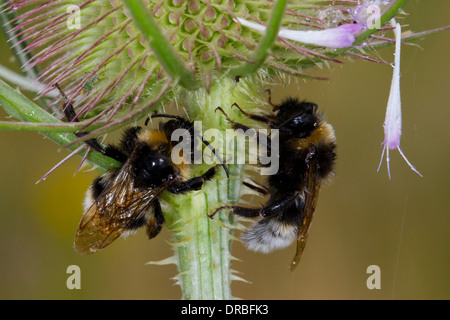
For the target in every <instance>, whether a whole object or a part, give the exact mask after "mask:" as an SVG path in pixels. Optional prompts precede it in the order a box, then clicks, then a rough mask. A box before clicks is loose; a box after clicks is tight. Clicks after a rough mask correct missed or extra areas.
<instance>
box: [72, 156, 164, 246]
mask: <svg viewBox="0 0 450 320" xmlns="http://www.w3.org/2000/svg"><path fill="white" fill-rule="evenodd" d="M165 187H166V186H161V187H160V188H155V189H142V188H136V187H135V186H134V182H133V179H132V176H131V173H130V167H129V164H128V163H127V162H126V163H125V164H124V165H123V167H122V168H121V169H120V170H119V171H118V173H117V175H116V177H115V178H114V179H113V181H112V182H111V183H110V184H109V185H108V186H107V187H106V188H105V190H103V191H102V193H101V194H100V195H99V196H98V198H97V199H96V200H95V201H94V203H93V204H92V205H91V207H90V208H89V209H88V210H87V212H86V213H85V215H84V216H83V218H82V219H81V222H80V225H79V226H78V230H77V232H76V235H75V250H76V251H77V252H78V253H80V254H90V253H94V252H96V251H98V250H101V249H103V248H104V247H106V246H107V245H109V244H110V243H112V242H113V241H114V240H116V239H117V238H118V237H119V236H120V235H121V234H122V233H123V232H124V231H126V230H127V229H128V230H129V229H131V226H134V225H136V224H137V223H138V222H139V221H140V220H141V219H146V217H145V215H146V213H147V212H148V210H149V208H150V206H151V203H152V200H153V199H155V197H156V196H157V195H158V194H159V193H160V192H161V191H162V190H164V189H165Z"/></svg>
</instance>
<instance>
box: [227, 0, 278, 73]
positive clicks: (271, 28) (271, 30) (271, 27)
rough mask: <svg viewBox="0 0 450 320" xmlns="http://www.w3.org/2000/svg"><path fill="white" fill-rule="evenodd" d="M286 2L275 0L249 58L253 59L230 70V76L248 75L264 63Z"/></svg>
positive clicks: (275, 35)
mask: <svg viewBox="0 0 450 320" xmlns="http://www.w3.org/2000/svg"><path fill="white" fill-rule="evenodd" d="M286 4H287V0H277V2H276V3H275V6H274V7H273V10H272V16H271V18H270V21H269V24H268V25H267V29H266V33H265V34H264V36H263V38H262V39H261V42H260V43H259V45H258V48H257V49H256V51H255V52H254V53H253V55H252V57H251V59H250V60H251V61H253V63H247V64H244V65H243V66H240V67H237V68H235V69H233V70H231V71H230V75H231V76H232V77H235V76H247V75H250V74H252V73H254V72H255V71H256V70H258V69H259V67H261V65H262V64H263V63H264V61H265V60H266V58H267V56H268V55H269V53H270V49H271V48H272V44H273V43H274V41H275V39H276V37H277V34H278V29H279V28H280V25H281V19H282V18H283V13H284V10H285V8H286Z"/></svg>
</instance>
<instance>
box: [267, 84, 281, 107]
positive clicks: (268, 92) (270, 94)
mask: <svg viewBox="0 0 450 320" xmlns="http://www.w3.org/2000/svg"><path fill="white" fill-rule="evenodd" d="M266 92H267V95H268V98H267V101H268V102H269V104H270V105H271V106H272V107H273V111H275V110H277V109H278V106H277V105H276V104H273V103H272V91H270V89H266Z"/></svg>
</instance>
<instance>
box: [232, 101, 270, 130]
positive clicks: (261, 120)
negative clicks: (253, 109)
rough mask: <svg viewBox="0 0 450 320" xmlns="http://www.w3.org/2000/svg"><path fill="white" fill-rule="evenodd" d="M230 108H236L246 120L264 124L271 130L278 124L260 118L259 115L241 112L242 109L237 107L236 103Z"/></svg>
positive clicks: (267, 118) (262, 117)
mask: <svg viewBox="0 0 450 320" xmlns="http://www.w3.org/2000/svg"><path fill="white" fill-rule="evenodd" d="M232 106H235V107H236V108H238V109H239V110H240V111H241V113H242V114H243V115H244V116H246V117H247V118H250V119H252V120H255V121H260V122H264V123H266V124H267V125H268V126H269V127H271V128H275V127H276V126H277V125H278V123H276V122H274V121H273V120H272V119H270V118H269V117H264V116H260V115H259V114H254V113H249V112H246V111H244V110H242V108H241V107H239V105H238V104H237V103H236V102H235V103H233V104H232Z"/></svg>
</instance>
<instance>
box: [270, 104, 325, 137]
mask: <svg viewBox="0 0 450 320" xmlns="http://www.w3.org/2000/svg"><path fill="white" fill-rule="evenodd" d="M277 110H278V112H277V119H278V122H279V125H278V127H277V129H279V130H280V131H281V132H288V133H289V134H291V135H294V136H296V137H298V138H305V137H308V136H310V135H311V133H312V132H313V131H314V129H315V128H316V127H317V126H318V124H319V121H320V117H319V116H318V114H317V112H316V110H317V105H316V104H315V103H311V102H307V101H299V100H298V99H297V98H287V99H286V100H284V101H283V102H282V103H281V105H280V106H279V107H277Z"/></svg>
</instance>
